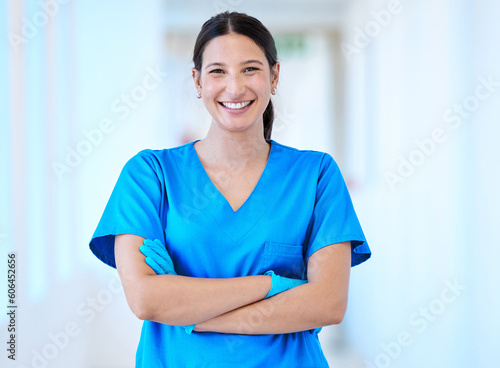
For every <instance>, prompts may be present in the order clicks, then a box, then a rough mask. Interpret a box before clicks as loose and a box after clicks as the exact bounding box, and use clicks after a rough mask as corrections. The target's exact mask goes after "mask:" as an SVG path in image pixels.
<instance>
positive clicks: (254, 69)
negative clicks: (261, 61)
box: [245, 66, 260, 72]
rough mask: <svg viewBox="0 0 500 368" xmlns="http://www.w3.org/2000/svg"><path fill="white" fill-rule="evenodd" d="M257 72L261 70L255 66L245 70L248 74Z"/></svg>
mask: <svg viewBox="0 0 500 368" xmlns="http://www.w3.org/2000/svg"><path fill="white" fill-rule="evenodd" d="M257 70H260V69H259V68H256V67H254V66H249V67H248V68H245V71H246V72H255V71H257Z"/></svg>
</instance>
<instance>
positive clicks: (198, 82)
mask: <svg viewBox="0 0 500 368" xmlns="http://www.w3.org/2000/svg"><path fill="white" fill-rule="evenodd" d="M191 74H192V76H193V82H194V86H195V87H196V90H197V91H198V92H201V74H200V71H199V70H198V69H196V68H193V69H192V70H191Z"/></svg>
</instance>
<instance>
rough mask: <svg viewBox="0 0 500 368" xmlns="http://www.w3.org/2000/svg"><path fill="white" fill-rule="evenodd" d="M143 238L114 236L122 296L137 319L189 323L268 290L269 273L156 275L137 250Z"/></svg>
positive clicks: (210, 315) (240, 304)
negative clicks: (238, 275)
mask: <svg viewBox="0 0 500 368" xmlns="http://www.w3.org/2000/svg"><path fill="white" fill-rule="evenodd" d="M144 241H145V239H144V238H142V237H139V236H135V235H129V234H124V235H118V236H116V239H115V258H116V263H117V269H118V273H119V275H120V279H121V281H122V284H123V288H124V290H125V296H126V298H127V302H128V304H129V306H130V309H131V310H132V312H134V314H135V315H136V316H137V317H138V318H140V319H143V320H151V321H156V322H161V323H164V324H169V325H174V326H186V325H192V324H195V323H198V322H200V321H205V320H207V319H210V318H213V317H215V316H218V315H220V314H223V313H226V312H228V311H230V310H233V309H236V308H240V307H242V306H244V305H247V304H250V303H254V302H255V301H258V300H261V299H263V298H264V297H265V296H266V295H267V293H268V292H269V290H270V289H271V285H272V280H271V276H266V275H258V276H247V277H236V278H226V279H209V278H196V277H186V276H178V275H174V274H161V275H157V274H156V273H155V271H154V270H153V269H152V268H150V266H149V265H147V264H146V262H145V257H144V255H143V254H142V253H141V251H140V246H141V245H142V244H143V243H144Z"/></svg>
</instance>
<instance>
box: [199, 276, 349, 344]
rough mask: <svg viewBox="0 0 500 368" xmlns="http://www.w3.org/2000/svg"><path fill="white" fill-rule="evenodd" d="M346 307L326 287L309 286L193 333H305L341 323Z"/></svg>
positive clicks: (342, 299)
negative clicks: (329, 294)
mask: <svg viewBox="0 0 500 368" xmlns="http://www.w3.org/2000/svg"><path fill="white" fill-rule="evenodd" d="M346 307H347V300H346V298H345V297H342V296H338V297H336V296H335V295H334V294H331V296H330V297H328V296H326V295H325V285H322V284H321V283H309V284H305V285H301V286H298V287H296V288H294V289H291V290H288V291H285V292H284V293H281V294H278V295H276V296H274V297H272V298H269V299H265V300H261V301H258V302H256V303H253V304H250V305H246V306H243V307H241V308H238V309H235V310H232V311H230V312H227V313H225V314H223V315H220V316H217V317H214V318H212V319H210V320H207V321H204V322H201V323H198V324H197V325H196V327H195V331H198V332H206V331H212V332H221V333H236V334H246V335H258V334H283V333H291V332H297V331H304V330H309V329H313V328H318V327H323V326H327V325H332V324H338V323H340V322H341V321H342V319H343V317H344V314H345V310H346Z"/></svg>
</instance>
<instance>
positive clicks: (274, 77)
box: [271, 61, 280, 91]
mask: <svg viewBox="0 0 500 368" xmlns="http://www.w3.org/2000/svg"><path fill="white" fill-rule="evenodd" d="M279 78H280V63H279V61H277V62H276V64H274V65H273V69H272V70H271V91H272V90H273V89H274V88H276V87H277V86H278V80H279Z"/></svg>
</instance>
